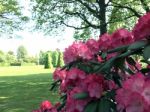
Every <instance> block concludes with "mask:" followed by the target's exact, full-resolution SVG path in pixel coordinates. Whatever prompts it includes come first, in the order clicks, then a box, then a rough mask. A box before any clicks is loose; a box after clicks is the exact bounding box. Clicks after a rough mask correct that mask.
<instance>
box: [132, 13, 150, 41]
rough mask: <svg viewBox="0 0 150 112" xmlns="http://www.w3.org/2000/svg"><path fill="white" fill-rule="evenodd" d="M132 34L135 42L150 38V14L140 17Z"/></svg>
mask: <svg viewBox="0 0 150 112" xmlns="http://www.w3.org/2000/svg"><path fill="white" fill-rule="evenodd" d="M132 32H133V35H134V38H135V40H141V39H144V38H148V37H149V36H150V12H148V13H147V14H145V15H144V16H142V17H140V19H139V20H138V23H137V24H136V25H135V26H134V28H133V31H132Z"/></svg>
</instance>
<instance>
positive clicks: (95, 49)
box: [86, 39, 99, 55]
mask: <svg viewBox="0 0 150 112" xmlns="http://www.w3.org/2000/svg"><path fill="white" fill-rule="evenodd" d="M86 45H87V46H88V48H89V49H90V51H91V52H92V54H93V55H94V54H97V53H98V51H99V44H98V42H97V41H96V40H94V39H89V40H88V41H87V42H86Z"/></svg>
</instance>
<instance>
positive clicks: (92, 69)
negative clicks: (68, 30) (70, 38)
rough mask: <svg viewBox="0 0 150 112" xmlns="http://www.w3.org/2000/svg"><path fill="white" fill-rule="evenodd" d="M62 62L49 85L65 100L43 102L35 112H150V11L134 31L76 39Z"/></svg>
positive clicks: (120, 30)
mask: <svg viewBox="0 0 150 112" xmlns="http://www.w3.org/2000/svg"><path fill="white" fill-rule="evenodd" d="M136 57H140V58H138V59H137V58H136ZM64 61H65V64H66V65H65V66H64V67H62V68H56V70H55V71H54V73H53V78H54V82H53V83H52V87H51V90H53V89H55V88H57V89H58V92H59V93H60V96H61V97H60V99H61V102H59V103H57V104H55V105H52V104H51V103H50V102H49V101H44V102H42V104H41V106H40V108H39V109H38V110H35V111H33V112H150V13H147V14H145V15H144V16H142V17H141V18H140V19H139V20H138V22H137V24H136V25H135V27H134V28H133V30H132V31H131V32H130V31H128V30H126V29H118V30H116V31H115V32H114V33H112V34H107V33H106V34H104V35H102V36H100V38H99V40H94V39H89V40H88V41H87V42H74V43H73V44H72V45H71V46H69V47H68V48H66V49H65V51H64Z"/></svg>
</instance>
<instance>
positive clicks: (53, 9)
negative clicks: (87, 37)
mask: <svg viewBox="0 0 150 112" xmlns="http://www.w3.org/2000/svg"><path fill="white" fill-rule="evenodd" d="M33 1H35V2H36V5H35V6H34V8H33V10H34V18H35V20H36V22H37V28H39V29H41V28H42V29H44V30H45V31H47V32H49V31H51V30H52V29H54V28H58V27H59V28H60V27H63V26H67V27H72V28H75V29H77V30H80V29H85V28H92V29H96V30H98V31H100V34H104V33H105V32H107V31H108V30H109V31H111V29H116V27H118V25H119V26H123V27H127V28H131V27H132V25H133V24H134V23H135V21H136V19H137V18H139V17H140V16H141V15H143V13H145V12H148V11H149V10H150V9H149V6H150V0H33ZM128 20H130V21H128ZM112 25H114V27H111V26H112Z"/></svg>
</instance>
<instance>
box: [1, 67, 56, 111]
mask: <svg viewBox="0 0 150 112" xmlns="http://www.w3.org/2000/svg"><path fill="white" fill-rule="evenodd" d="M5 70H6V71H5ZM51 82H52V75H51V70H45V69H43V67H41V66H38V67H37V66H36V67H35V66H34V67H33V66H32V67H2V68H0V112H31V111H32V110H33V109H36V108H38V107H39V104H40V102H41V101H43V100H51V101H52V102H53V103H55V102H56V101H57V99H58V95H57V93H54V92H51V91H49V87H50V83H51Z"/></svg>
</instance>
